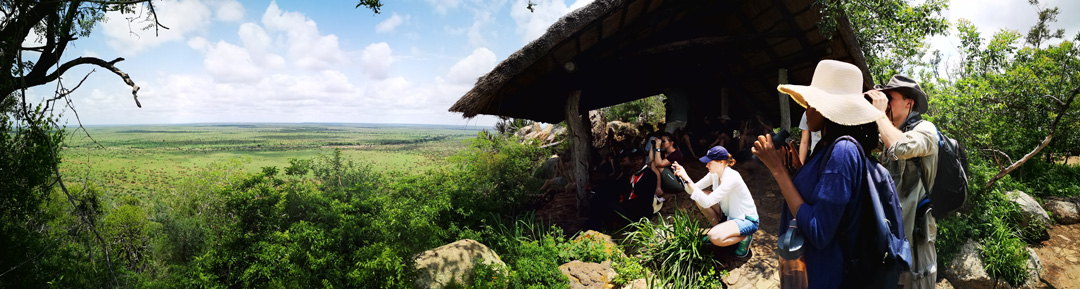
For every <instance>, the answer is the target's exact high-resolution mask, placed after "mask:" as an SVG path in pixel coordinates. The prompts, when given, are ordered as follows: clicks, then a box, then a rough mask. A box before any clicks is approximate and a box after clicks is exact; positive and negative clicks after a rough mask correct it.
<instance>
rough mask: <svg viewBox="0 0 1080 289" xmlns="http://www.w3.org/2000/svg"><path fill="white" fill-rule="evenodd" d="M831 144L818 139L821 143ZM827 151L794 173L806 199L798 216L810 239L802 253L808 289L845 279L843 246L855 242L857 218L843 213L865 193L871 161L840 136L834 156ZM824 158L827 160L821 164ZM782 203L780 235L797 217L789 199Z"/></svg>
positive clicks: (834, 283)
mask: <svg viewBox="0 0 1080 289" xmlns="http://www.w3.org/2000/svg"><path fill="white" fill-rule="evenodd" d="M827 145H828V144H819V148H826V147H828V146H827ZM824 155H826V153H825V152H824V151H822V152H819V153H815V154H814V155H813V156H812V157H811V158H810V160H809V161H807V162H806V164H804V165H803V167H802V169H800V170H799V172H797V173H796V174H795V177H793V178H792V181H793V182H794V183H795V189H797V190H798V191H799V194H800V195H801V196H802V198H803V200H804V201H805V203H804V204H803V205H802V206H800V207H799V210H798V215H796V216H795V219H796V222H797V223H796V225H797V226H798V227H799V232H801V233H802V235H803V238H804V239H805V242H806V243H805V245H804V249H803V257H804V258H805V261H806V273H807V274H806V275H807V281H808V282H809V286H808V288H840V286H841V284H842V283H843V280H844V277H845V276H844V260H846V258H844V253H843V249H842V245H843V244H852V243H853V241H854V237H855V236H858V231H857V230H858V228H857V226H856V222H854V220H847V219H845V218H844V215H845V212H851V211H854V210H855V208H856V207H855V206H857V205H858V204H860V203H861V200H862V196H863V195H864V194H859V193H858V192H860V191H861V188H862V185H863V184H862V183H863V182H865V179H866V177H865V176H864V173H865V171H866V169H865V166H866V162H865V159H864V158H863V156H861V155H859V148H858V147H857V145H856V144H855V143H852V142H850V141H841V142H840V143H837V144H836V146H835V147H834V148H833V152H832V155H831V156H832V157H831V158H830V159H828V160H824V159H823V158H824ZM821 162H826V163H825V164H824V166H822V163H821ZM782 208H783V210H782V212H781V214H780V235H783V234H784V232H786V231H787V230H788V227H789V223H790V221H791V219H792V216H791V212H790V211H789V210H788V209H787V208H788V206H787V203H786V202H785V203H784V204H783V207H782ZM840 232H846V234H843V236H845V238H847V240H840V239H841V235H842V234H840Z"/></svg>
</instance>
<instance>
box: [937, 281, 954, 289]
mask: <svg viewBox="0 0 1080 289" xmlns="http://www.w3.org/2000/svg"><path fill="white" fill-rule="evenodd" d="M934 289H953V286H952V283H949V280H948V279H941V282H938V283H937V285H934Z"/></svg>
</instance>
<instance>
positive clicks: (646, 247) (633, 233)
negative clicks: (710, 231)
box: [625, 211, 726, 288]
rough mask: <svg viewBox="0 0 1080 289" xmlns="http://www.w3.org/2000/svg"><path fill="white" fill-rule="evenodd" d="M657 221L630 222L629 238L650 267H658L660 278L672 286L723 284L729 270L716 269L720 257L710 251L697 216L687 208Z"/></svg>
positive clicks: (632, 248) (714, 285) (631, 248)
mask: <svg viewBox="0 0 1080 289" xmlns="http://www.w3.org/2000/svg"><path fill="white" fill-rule="evenodd" d="M657 219H658V221H657V222H650V221H649V220H647V219H642V220H641V221H638V222H636V223H633V224H631V225H630V228H629V232H628V233H626V240H625V242H626V243H627V245H628V247H630V252H632V253H633V254H638V255H639V256H640V259H641V261H642V262H643V263H644V264H645V266H646V267H649V268H655V269H656V270H657V272H656V274H657V276H658V277H659V280H658V281H661V282H662V284H666V285H667V286H671V287H672V288H719V287H721V280H720V279H721V277H722V276H723V275H724V274H726V272H716V269H715V265H716V264H717V262H718V261H717V260H715V259H714V258H713V256H712V255H711V254H709V253H707V252H706V251H704V250H703V248H704V244H705V243H704V241H703V240H702V238H703V235H702V233H701V228H700V226H699V225H698V222H697V220H696V219H694V218H693V217H691V216H690V215H689V214H687V213H685V212H683V211H676V212H675V213H674V214H672V215H671V216H669V217H663V216H661V217H659V218H657Z"/></svg>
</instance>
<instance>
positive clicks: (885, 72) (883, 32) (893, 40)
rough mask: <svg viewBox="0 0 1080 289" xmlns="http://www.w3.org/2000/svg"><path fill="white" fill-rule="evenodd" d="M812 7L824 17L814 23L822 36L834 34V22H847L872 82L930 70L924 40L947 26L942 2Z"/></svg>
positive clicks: (823, 0)
mask: <svg viewBox="0 0 1080 289" xmlns="http://www.w3.org/2000/svg"><path fill="white" fill-rule="evenodd" d="M912 2H920V3H917V4H916V3H912ZM815 5H816V6H817V7H820V9H821V11H822V13H823V14H824V15H825V17H822V19H821V21H820V22H819V23H818V26H819V27H820V29H821V31H822V34H823V35H826V36H832V35H834V32H835V31H836V27H837V21H839V20H841V19H844V18H847V19H848V20H849V21H850V23H851V28H852V29H853V30H855V38H856V39H857V40H858V42H859V47H860V48H862V52H863V54H864V55H865V56H866V64H867V66H868V67H869V68H870V75H871V76H872V77H873V79H874V81H875V82H876V83H884V82H885V81H887V80H888V79H889V78H890V77H892V76H893V75H895V74H901V73H902V74H908V75H914V74H915V73H914V72H915V71H916V69H917V68H933V65H935V64H936V63H934V62H935V61H936V60H932V61H926V60H924V59H923V56H924V55H925V54H926V52H927V49H929V43H928V41H927V40H928V39H929V38H930V37H933V36H935V35H945V34H946V33H947V32H948V27H949V23H948V21H947V20H946V18H945V16H942V15H941V13H942V11H945V10H946V9H948V7H949V4H948V1H945V0H929V1H907V0H872V1H865V0H864V1H828V0H818V1H817V2H815ZM935 54H936V53H935ZM939 57H940V56H939Z"/></svg>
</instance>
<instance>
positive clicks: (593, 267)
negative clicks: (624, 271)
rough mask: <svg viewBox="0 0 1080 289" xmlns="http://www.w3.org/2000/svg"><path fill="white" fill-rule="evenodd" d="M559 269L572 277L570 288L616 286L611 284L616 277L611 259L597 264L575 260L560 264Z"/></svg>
mask: <svg viewBox="0 0 1080 289" xmlns="http://www.w3.org/2000/svg"><path fill="white" fill-rule="evenodd" d="M559 271H562V273H563V275H566V277H567V279H570V289H607V288H611V287H612V286H614V285H613V284H610V283H611V280H612V279H614V278H615V269H612V268H611V261H604V262H603V263H599V264H597V263H585V262H581V261H577V260H574V261H570V263H566V264H562V265H560V266H559Z"/></svg>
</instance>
